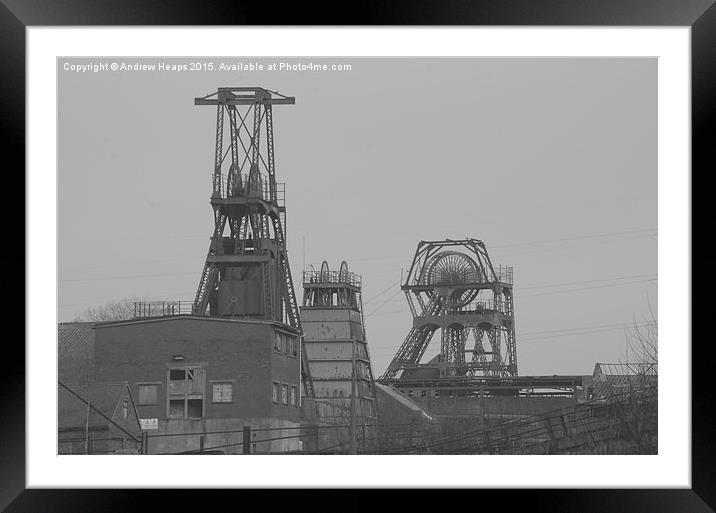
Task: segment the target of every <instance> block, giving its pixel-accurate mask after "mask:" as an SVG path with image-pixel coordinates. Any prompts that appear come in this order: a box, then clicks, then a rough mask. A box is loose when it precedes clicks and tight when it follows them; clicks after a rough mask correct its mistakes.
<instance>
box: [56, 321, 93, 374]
mask: <svg viewBox="0 0 716 513" xmlns="http://www.w3.org/2000/svg"><path fill="white" fill-rule="evenodd" d="M92 326H93V323H91V322H61V323H58V324H57V370H58V377H59V379H61V380H63V379H66V380H75V381H76V380H82V381H86V380H88V379H89V380H92V374H93V372H94V330H93V329H92Z"/></svg>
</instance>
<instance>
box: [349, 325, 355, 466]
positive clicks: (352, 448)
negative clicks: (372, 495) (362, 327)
mask: <svg viewBox="0 0 716 513" xmlns="http://www.w3.org/2000/svg"><path fill="white" fill-rule="evenodd" d="M356 452H357V447H356V340H355V339H353V343H352V346H351V423H350V454H356Z"/></svg>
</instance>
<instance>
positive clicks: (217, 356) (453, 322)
mask: <svg viewBox="0 0 716 513" xmlns="http://www.w3.org/2000/svg"><path fill="white" fill-rule="evenodd" d="M294 103H295V99H294V98H293V97H289V96H284V95H282V94H279V93H277V92H273V91H269V90H267V89H264V88H259V87H221V88H218V90H217V91H216V92H214V93H212V94H209V95H207V96H203V97H200V98H195V99H194V104H195V105H210V106H215V107H216V128H215V144H214V161H213V167H212V172H211V177H212V181H211V183H212V186H211V197H210V204H211V207H212V211H213V220H214V229H213V232H212V234H211V236H210V243H209V248H208V252H207V255H206V259H205V262H204V267H203V270H202V273H201V276H200V279H199V284H198V287H197V291H196V295H195V298H194V300H193V301H186V302H181V301H150V302H146V301H140V302H136V303H135V304H134V312H133V313H134V315H133V317H132V318H131V319H122V320H113V321H106V322H97V323H61V324H60V325H59V326H58V360H59V365H58V377H59V383H58V385H59V387H60V393H59V395H58V403H59V408H58V410H59V419H58V421H59V422H58V426H59V429H58V441H59V444H60V445H59V446H60V451H61V452H63V453H143V454H186V453H202V454H207V453H215V454H219V453H221V454H231V453H243V454H247V453H304V454H305V453H313V454H325V453H345V452H349V453H351V454H355V453H357V452H363V453H374V454H376V453H377V454H381V453H390V452H391V451H392V452H394V453H446V454H447V453H454V452H460V453H475V454H478V453H479V454H483V453H503V454H508V453H521V452H520V451H522V453H542V452H548V453H558V452H560V451H562V452H565V453H572V452H579V451H580V450H581V451H584V450H585V449H584V447H585V445H586V444H587V443H588V442H589V443H591V444H592V445H593V444H594V440H593V436H592V435H593V433H595V432H599V433H601V435H600V436H603V438H604V439H605V440H608V441H610V443H611V442H613V441H614V440H616V441H618V442H619V443H621V441H620V437H622V435H621V432H622V430H623V428H624V425H625V424H628V423H629V422H631V421H632V420H633V419H634V418H636V420H637V421H638V422H641V423H642V424H643V425H645V426H647V428H648V429H649V430H651V431H650V434H649V439H648V440H647V441H648V443H649V446H648V447H649V449H648V450H651V448H652V447H655V443H656V430H655V426H656V424H655V422H656V399H655V397H656V395H655V390H656V385H657V378H658V376H657V367H656V362H654V364H653V365H647V366H643V365H637V364H604V363H598V364H597V365H596V367H595V370H594V375H593V376H576V375H562V376H557V375H553V376H520V375H519V374H518V367H517V345H516V339H515V311H514V294H513V287H514V280H513V269H512V267H503V266H495V265H493V263H492V261H491V259H490V256H489V254H488V251H487V248H486V245H485V244H484V243H483V242H482V241H481V240H478V239H474V238H465V239H459V240H453V239H445V240H431V241H421V242H419V243H418V246H417V249H416V251H415V254H414V257H413V260H412V263H411V265H410V268H409V270H408V272H407V276H406V277H405V280H402V277H401V282H402V283H401V290H402V291H403V292H404V293H405V296H406V299H407V302H408V306H409V308H410V311H411V314H412V326H411V328H410V331H409V333H408V335H407V337H406V338H405V340H404V341H403V342H402V344H401V345H400V347H399V349H398V350H397V353H396V354H395V356H394V358H393V359H392V361H391V362H390V364H389V365H388V367H387V369H386V371H385V372H384V374H383V375H382V376H381V377H380V378H379V379H377V380H376V379H374V375H373V370H372V365H371V359H370V354H369V350H368V342H367V337H366V329H365V321H364V315H363V302H362V278H361V276H360V275H358V274H356V273H353V272H350V271H349V270H348V265H347V263H346V262H345V261H343V262H342V263H341V265H340V268H339V270H337V271H336V270H331V269H329V266H328V264H327V262H325V261H324V262H323V264H322V265H321V268H320V270H318V271H317V270H315V269H314V268H313V267H310V266H309V268H308V269H305V270H304V272H303V275H302V285H303V301H302V304H301V305H300V306H299V302H298V299H297V294H296V291H295V289H294V286H293V280H292V277H291V271H290V266H289V261H288V254H287V248H286V232H285V230H286V206H285V187H284V184H282V183H278V182H277V181H276V169H275V167H276V166H275V155H274V125H273V113H272V107H273V105H291V104H294ZM438 333H439V336H436V335H437V334H438ZM433 339H437V340H436V342H437V344H433ZM436 346H437V347H436ZM431 347H432V351H429V349H430V348H431ZM435 349H437V351H436V352H437V355H435V356H434V357H432V358H430V359H429V360H428V361H424V359H425V358H424V357H425V356H426V354H435V351H434V350H435ZM645 390H648V391H650V392H649V394H651V395H649V396H648V397H646V396H645V397H646V399H645V402H644V404H645V405H647V406H648V408H646V409H645V410H644V411H643V412H640V411H638V408H637V409H636V410H635V411H632V410H630V409H629V408H631V406H629V407H628V408H627V406H628V404H627V403H628V402H629V401H628V400H627V399H629V400H630V399H631V397H632V395H633V394H634V393H635V391H636V392H638V393H639V394H643V393H644V391H645ZM629 394H632V395H629ZM625 397H626V399H625ZM640 397H641V396H640ZM607 399H609V400H610V401H612V403H613V404H611V403H610V405H608V406H609V407H605V404H606V402H605V401H607ZM585 404H586V406H585ZM615 405H616V406H615ZM625 405H626V406H625ZM615 412H616V413H615ZM625 412H626V413H625ZM644 413H646V419H644V418H642V417H644V415H643V414H644ZM634 415H636V417H634ZM639 415H641V417H640V416H639ZM652 431H653V433H652ZM622 438H623V437H622ZM635 444H636V445H635ZM635 444H632V445H635V446H636V447H637V448H636V449H634V447H632V445H629V446H624V447H622V446H619V447H617V448H616V449H614V451H616V452H618V451H623V452H629V451H635V452H643V450H642V446H641V445H640V444H641V440H637V441H636V442H635ZM595 447H596V449H595ZM597 449H599V447H598V446H596V445H595V446H594V447H592V446H591V445H590V446H589V450H597Z"/></svg>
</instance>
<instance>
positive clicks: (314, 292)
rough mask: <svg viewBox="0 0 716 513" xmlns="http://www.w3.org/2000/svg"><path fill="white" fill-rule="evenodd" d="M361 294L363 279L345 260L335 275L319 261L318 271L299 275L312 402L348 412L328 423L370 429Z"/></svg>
mask: <svg viewBox="0 0 716 513" xmlns="http://www.w3.org/2000/svg"><path fill="white" fill-rule="evenodd" d="M361 296H362V288H361V277H360V276H359V275H357V274H355V273H352V272H349V271H348V264H347V263H346V262H345V261H344V262H342V263H341V266H340V270H339V271H331V270H329V268H328V263H327V262H323V264H322V265H321V270H320V271H316V270H315V269H313V267H310V268H309V269H308V270H305V271H304V272H303V305H302V306H301V322H302V326H303V330H304V333H303V335H304V339H303V343H304V347H305V348H306V354H307V356H308V363H309V366H310V370H311V376H312V378H313V384H314V390H315V394H316V399H317V400H321V401H323V402H330V403H332V404H334V405H336V406H339V408H335V409H334V410H333V411H334V414H335V413H337V412H346V413H347V418H342V419H330V420H331V421H332V422H334V423H350V425H351V428H352V429H354V428H355V426H356V425H360V426H361V427H363V426H368V427H369V429H373V427H374V426H375V423H376V404H375V402H376V399H375V396H376V391H375V383H374V379H373V370H372V368H371V362H370V354H369V352H368V343H367V341H366V335H365V325H364V322H363V305H362V299H361ZM324 420H328V419H324Z"/></svg>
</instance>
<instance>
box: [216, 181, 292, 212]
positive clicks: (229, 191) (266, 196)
mask: <svg viewBox="0 0 716 513" xmlns="http://www.w3.org/2000/svg"><path fill="white" fill-rule="evenodd" d="M235 177H236V178H237V180H234V182H233V183H231V184H229V176H228V175H225V174H224V173H221V174H219V175H216V176H214V175H212V180H217V179H218V186H219V193H220V195H221V197H222V198H230V197H232V196H238V195H239V191H242V190H243V191H244V192H243V195H245V196H248V197H249V198H260V199H262V200H264V201H269V202H270V201H271V187H270V182H269V180H268V179H266V178H265V177H262V179H261V181H260V182H259V183H258V184H252V190H249V187H248V186H249V175H248V173H240V174H236V175H235ZM239 180H240V183H239ZM276 202H277V203H278V205H279V206H281V207H282V206H285V203H286V184H285V183H284V182H276Z"/></svg>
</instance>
